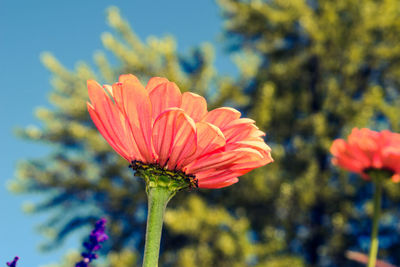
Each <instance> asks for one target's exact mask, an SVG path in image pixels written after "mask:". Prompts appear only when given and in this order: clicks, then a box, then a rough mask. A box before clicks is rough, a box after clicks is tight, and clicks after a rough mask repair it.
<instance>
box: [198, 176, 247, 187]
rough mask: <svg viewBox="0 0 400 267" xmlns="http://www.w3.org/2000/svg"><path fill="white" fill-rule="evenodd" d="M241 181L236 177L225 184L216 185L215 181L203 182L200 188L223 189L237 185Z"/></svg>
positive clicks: (225, 181) (200, 183) (224, 182)
mask: <svg viewBox="0 0 400 267" xmlns="http://www.w3.org/2000/svg"><path fill="white" fill-rule="evenodd" d="M238 181H239V179H238V178H237V177H234V178H232V179H229V180H224V181H223V182H218V183H216V182H215V181H207V182H201V181H199V187H200V188H208V189H218V188H223V187H227V186H230V185H232V184H235V183H237V182H238Z"/></svg>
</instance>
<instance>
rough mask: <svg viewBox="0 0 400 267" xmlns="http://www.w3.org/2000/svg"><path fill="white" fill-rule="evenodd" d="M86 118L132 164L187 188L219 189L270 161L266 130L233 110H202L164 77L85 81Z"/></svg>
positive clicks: (202, 106) (198, 101)
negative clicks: (181, 182)
mask: <svg viewBox="0 0 400 267" xmlns="http://www.w3.org/2000/svg"><path fill="white" fill-rule="evenodd" d="M88 89H89V98H90V101H91V103H88V110H89V113H90V116H91V118H92V120H93V122H94V123H95V125H96V126H97V128H98V130H99V131H100V133H101V134H102V135H103V137H104V138H105V139H106V140H107V142H108V143H109V144H110V145H111V146H112V147H113V148H114V150H115V151H116V152H118V153H119V154H120V155H121V156H122V157H124V158H125V159H126V160H127V161H129V162H130V163H131V164H132V165H131V166H132V167H133V168H134V169H135V170H137V171H139V174H140V171H146V170H148V169H152V168H153V169H154V171H158V172H164V174H165V173H167V174H168V172H169V173H171V175H172V176H173V175H178V176H182V177H184V178H185V179H186V178H189V180H188V181H189V182H190V184H191V185H192V186H198V187H202V188H220V187H225V186H229V185H231V184H233V183H236V182H237V181H238V178H237V177H238V176H240V175H243V174H245V173H247V172H249V171H251V170H252V169H254V168H257V167H260V166H263V165H265V164H268V163H270V162H272V161H273V160H272V157H271V154H270V151H271V149H270V148H269V147H268V145H267V144H266V143H265V142H264V140H263V139H262V136H264V135H265V134H264V133H263V132H262V131H260V130H259V129H258V128H257V127H256V126H255V125H254V121H253V120H251V119H247V118H240V116H241V113H240V112H239V111H237V110H235V109H233V108H226V107H223V108H217V109H214V110H212V111H207V102H206V100H205V99H204V98H203V97H201V96H199V95H197V94H194V93H190V92H185V93H183V94H182V93H181V91H180V90H179V88H178V86H177V85H176V84H175V83H173V82H170V81H168V80H167V79H166V78H160V77H154V78H151V79H150V80H149V82H148V83H147V85H146V87H144V86H143V85H142V84H141V83H140V81H139V80H138V79H137V78H136V77H135V76H133V75H131V74H128V75H121V76H120V78H119V82H117V83H115V84H113V85H112V86H109V85H105V86H104V89H103V88H102V87H101V86H100V85H99V84H98V83H97V82H95V81H93V80H89V81H88Z"/></svg>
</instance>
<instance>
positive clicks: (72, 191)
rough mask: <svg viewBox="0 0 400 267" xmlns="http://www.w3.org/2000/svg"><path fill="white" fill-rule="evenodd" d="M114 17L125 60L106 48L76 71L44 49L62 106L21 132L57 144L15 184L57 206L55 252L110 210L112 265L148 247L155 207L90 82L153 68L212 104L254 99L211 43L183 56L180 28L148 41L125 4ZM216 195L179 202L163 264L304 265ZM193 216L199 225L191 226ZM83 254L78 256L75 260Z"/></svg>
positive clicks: (169, 223)
mask: <svg viewBox="0 0 400 267" xmlns="http://www.w3.org/2000/svg"><path fill="white" fill-rule="evenodd" d="M108 22H109V24H110V26H111V27H112V28H113V31H114V33H113V34H112V33H105V34H103V35H102V41H103V44H104V47H105V48H106V49H107V50H108V51H110V52H111V53H112V55H114V56H115V57H116V59H117V60H118V65H116V66H111V65H110V64H109V61H108V60H107V58H106V56H105V53H102V52H100V53H97V54H95V57H94V60H95V62H96V64H97V67H98V69H97V70H93V69H91V68H90V67H89V65H88V64H86V63H84V62H80V63H78V64H77V66H76V68H75V70H68V69H66V68H65V67H64V66H63V65H62V64H61V63H60V62H58V61H57V59H56V58H55V57H54V56H53V55H51V54H48V53H45V54H43V56H42V60H43V62H44V64H45V66H46V67H47V68H48V69H49V70H50V71H51V72H52V74H53V79H52V85H53V88H54V90H53V92H52V93H51V95H50V102H51V104H52V105H53V107H52V108H38V109H37V110H36V116H37V117H38V118H39V120H40V121H41V122H42V124H43V126H42V127H28V128H26V129H20V130H19V131H18V135H19V136H21V137H23V138H26V139H28V140H31V141H35V142H46V143H51V144H52V145H53V146H52V147H53V150H52V151H51V153H50V155H48V156H47V157H45V158H39V159H29V160H24V161H22V162H20V164H19V166H18V170H17V175H16V176H17V177H16V180H15V181H14V183H13V184H12V187H11V188H12V190H13V191H14V192H19V193H32V192H37V193H40V194H41V195H42V196H43V201H42V202H41V203H35V204H34V205H33V206H32V207H31V209H30V211H31V212H42V211H48V212H49V219H48V220H47V222H46V223H44V224H43V226H41V229H42V231H43V232H44V233H45V234H46V233H51V236H50V237H52V238H50V239H49V240H48V242H47V243H46V244H44V245H43V248H44V249H47V250H49V249H51V248H55V247H57V245H58V244H60V243H62V241H63V240H64V239H65V237H66V236H68V235H69V234H71V233H72V232H73V231H75V230H77V229H79V228H80V227H83V226H87V225H92V223H93V222H94V221H95V220H96V219H98V218H99V217H102V216H103V215H104V214H105V215H106V216H107V219H108V227H107V228H108V231H109V236H110V239H109V240H108V241H107V244H108V247H107V244H106V245H105V251H108V252H109V253H111V254H110V255H111V256H110V257H111V258H110V257H109V264H110V265H113V264H118V266H120V264H122V263H120V262H119V259H120V258H119V257H120V256H118V255H121V254H119V253H124V251H126V249H131V250H132V252H129V250H128V252H125V253H128V254H129V253H133V255H137V254H139V255H140V254H141V253H140V251H142V249H143V241H144V233H145V219H146V218H145V212H146V207H147V200H146V196H145V190H144V182H143V181H142V180H140V179H139V178H135V177H133V173H132V170H130V169H129V168H128V164H127V162H126V161H125V160H123V159H121V157H120V156H119V155H117V154H116V153H115V152H114V151H112V149H111V148H110V146H109V145H108V144H107V143H106V142H105V141H104V140H103V138H102V137H101V136H100V134H99V133H98V131H97V129H96V128H95V127H94V125H93V123H92V122H91V120H90V118H89V116H88V112H87V110H86V101H87V99H88V96H87V88H86V80H87V79H96V80H98V81H100V82H102V83H113V82H114V81H115V80H116V79H117V77H118V75H119V74H122V73H134V74H135V75H137V76H138V77H140V78H141V79H142V82H146V80H147V79H149V78H150V77H152V76H164V77H168V79H169V80H171V81H175V82H176V83H177V84H178V85H179V87H180V88H181V90H188V89H190V90H191V91H194V92H196V93H198V94H201V95H204V96H206V97H207V98H208V100H209V103H210V105H209V110H211V109H212V108H213V107H215V106H220V105H223V104H224V103H228V102H229V103H231V104H234V105H236V106H241V105H244V104H246V100H247V97H246V95H245V94H244V93H243V92H242V88H241V87H240V85H236V84H235V83H234V80H233V79H232V78H229V77H223V76H220V75H218V73H217V72H216V70H215V68H214V67H213V57H214V56H213V48H212V46H211V45H210V44H203V45H200V46H199V47H196V48H193V50H192V51H191V53H190V54H189V56H182V55H181V54H180V53H178V51H177V50H176V44H175V41H174V39H173V38H172V37H170V36H167V37H164V38H157V37H149V38H148V40H147V41H146V42H143V41H141V40H140V39H139V38H138V37H137V36H136V35H135V33H134V32H133V31H132V30H131V28H130V26H129V24H128V23H127V22H126V21H125V20H123V19H122V18H121V16H120V14H119V10H118V9H117V8H110V9H109V10H108ZM212 194H214V195H215V196H214V197H213V199H219V198H220V197H222V195H223V194H224V193H221V192H211V191H204V192H183V193H180V194H178V196H177V197H175V198H174V200H173V201H171V203H170V204H169V208H168V212H167V214H166V218H167V219H166V231H165V234H164V235H163V241H162V246H163V254H162V258H161V261H162V266H222V267H223V266H244V265H246V264H247V263H252V262H254V263H257V264H258V266H277V265H276V264H283V266H286V265H288V264H291V265H293V264H295V265H296V266H301V264H302V261H301V260H300V259H297V258H295V257H291V256H288V257H284V255H282V254H279V255H276V253H277V252H280V251H283V250H284V249H285V243H284V240H283V239H282V238H281V235H277V236H276V237H275V236H274V235H275V233H274V232H271V231H265V233H264V235H265V236H270V237H271V238H267V239H268V242H256V240H252V239H251V238H250V235H249V233H250V232H251V225H250V223H249V221H248V219H247V218H246V217H245V216H244V217H243V216H242V215H244V214H243V211H240V210H236V211H228V210H225V208H224V205H223V201H222V202H220V203H219V202H213V201H208V198H209V196H210V195H212ZM210 200H212V199H211V198H210ZM50 211H51V212H50ZM214 215H217V216H214ZM177 218H179V220H177ZM189 220H191V221H193V222H196V223H192V224H191V225H188V224H183V225H182V223H183V222H188V221H189ZM112 255H115V256H112ZM124 258H125V257H124ZM266 258H268V261H266ZM73 260H74V259H73V255H72V256H70V257H69V260H68V261H67V262H72V261H73ZM131 261H137V262H140V261H141V259H140V258H138V257H136V256H134V257H133V258H132V259H131V260H130V261H129V262H128V263H126V264H128V265H129V266H131V265H132V262H131ZM271 264H272V265H271ZM64 265H65V264H62V265H61V266H64Z"/></svg>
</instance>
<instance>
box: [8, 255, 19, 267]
mask: <svg viewBox="0 0 400 267" xmlns="http://www.w3.org/2000/svg"><path fill="white" fill-rule="evenodd" d="M18 260H19V257H18V256H17V257H15V258H14V259H13V261H12V262H7V266H9V267H17V261H18Z"/></svg>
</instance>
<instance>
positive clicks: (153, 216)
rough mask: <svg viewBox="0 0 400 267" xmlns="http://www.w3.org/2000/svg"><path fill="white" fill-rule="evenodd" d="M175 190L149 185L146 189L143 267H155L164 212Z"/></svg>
mask: <svg viewBox="0 0 400 267" xmlns="http://www.w3.org/2000/svg"><path fill="white" fill-rule="evenodd" d="M174 194H175V192H174V191H171V190H168V188H165V187H150V188H148V191H147V196H148V202H149V203H148V214H147V228H146V244H145V248H144V256H143V267H157V266H158V256H159V254H160V241H161V232H162V226H163V219H164V212H165V208H166V207H167V203H168V201H169V200H170V199H171V198H172V197H173V196H174Z"/></svg>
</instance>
